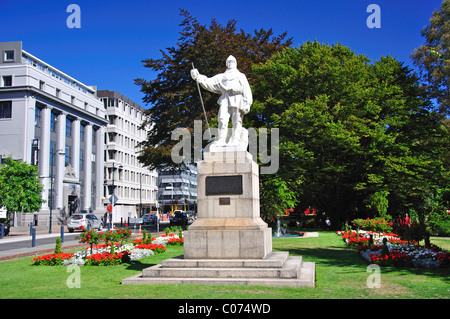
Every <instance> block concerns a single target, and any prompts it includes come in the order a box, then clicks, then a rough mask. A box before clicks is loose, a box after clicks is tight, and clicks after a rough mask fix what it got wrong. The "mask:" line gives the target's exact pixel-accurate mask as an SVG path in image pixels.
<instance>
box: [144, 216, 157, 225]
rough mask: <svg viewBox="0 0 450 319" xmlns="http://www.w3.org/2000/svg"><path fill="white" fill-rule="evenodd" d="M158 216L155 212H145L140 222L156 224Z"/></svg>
mask: <svg viewBox="0 0 450 319" xmlns="http://www.w3.org/2000/svg"><path fill="white" fill-rule="evenodd" d="M157 220H158V218H157V217H156V215H155V214H145V215H144V216H142V223H143V224H144V225H145V224H156V221H157Z"/></svg>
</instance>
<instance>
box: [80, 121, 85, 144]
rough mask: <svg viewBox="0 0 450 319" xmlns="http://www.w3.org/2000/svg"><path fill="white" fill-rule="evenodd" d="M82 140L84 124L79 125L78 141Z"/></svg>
mask: <svg viewBox="0 0 450 319" xmlns="http://www.w3.org/2000/svg"><path fill="white" fill-rule="evenodd" d="M82 140H84V125H83V124H81V125H80V141H82Z"/></svg>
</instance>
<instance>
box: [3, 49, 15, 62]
mask: <svg viewBox="0 0 450 319" xmlns="http://www.w3.org/2000/svg"><path fill="white" fill-rule="evenodd" d="M5 61H14V50H6V51H5Z"/></svg>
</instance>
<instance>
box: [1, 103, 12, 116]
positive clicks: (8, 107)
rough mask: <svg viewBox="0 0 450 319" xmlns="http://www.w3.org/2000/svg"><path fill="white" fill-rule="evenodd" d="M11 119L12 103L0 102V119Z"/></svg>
mask: <svg viewBox="0 0 450 319" xmlns="http://www.w3.org/2000/svg"><path fill="white" fill-rule="evenodd" d="M10 118H12V102H11V101H1V102H0V119H10Z"/></svg>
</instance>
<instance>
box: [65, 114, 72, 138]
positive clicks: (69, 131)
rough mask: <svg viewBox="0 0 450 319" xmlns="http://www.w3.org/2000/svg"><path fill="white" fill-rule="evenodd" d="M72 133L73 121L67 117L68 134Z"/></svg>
mask: <svg viewBox="0 0 450 319" xmlns="http://www.w3.org/2000/svg"><path fill="white" fill-rule="evenodd" d="M71 135H72V121H70V120H69V119H67V118H66V136H71Z"/></svg>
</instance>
